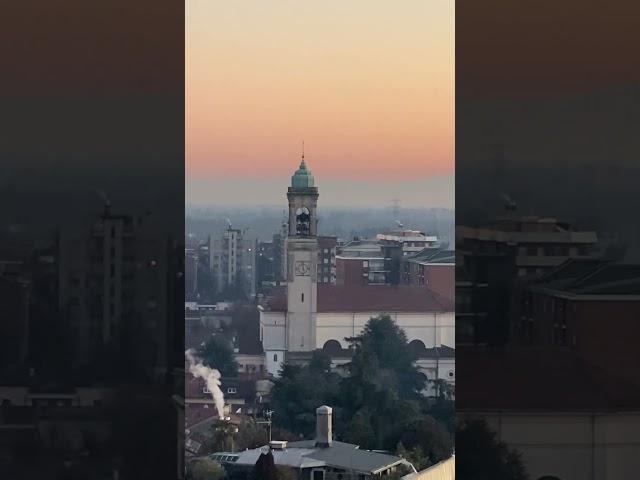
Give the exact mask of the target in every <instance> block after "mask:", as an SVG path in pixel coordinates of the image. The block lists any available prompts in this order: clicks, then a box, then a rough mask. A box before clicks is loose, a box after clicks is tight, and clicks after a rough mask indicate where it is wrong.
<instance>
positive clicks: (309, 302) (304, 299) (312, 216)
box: [286, 155, 318, 352]
mask: <svg viewBox="0 0 640 480" xmlns="http://www.w3.org/2000/svg"><path fill="white" fill-rule="evenodd" d="M287 199H288V200H289V232H288V233H289V234H288V236H287V243H286V245H287V248H286V250H287V317H286V349H287V351H290V352H310V351H313V350H315V348H316V316H317V305H318V303H317V299H318V295H317V290H318V284H317V278H318V275H317V268H318V266H317V264H318V239H317V226H318V221H317V217H316V207H317V203H318V189H317V187H316V186H315V184H314V178H313V175H311V172H310V171H309V170H308V169H307V166H306V164H305V162H304V155H303V156H302V162H301V163H300V168H299V169H298V170H297V171H296V172H295V173H294V175H293V176H292V177H291V186H290V187H289V189H288V191H287Z"/></svg>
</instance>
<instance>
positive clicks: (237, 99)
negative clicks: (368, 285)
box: [185, 0, 455, 207]
mask: <svg viewBox="0 0 640 480" xmlns="http://www.w3.org/2000/svg"><path fill="white" fill-rule="evenodd" d="M185 69H186V86H185V88H186V94H185V98H186V113H185V115H186V118H185V124H186V132H185V133H186V175H187V185H186V187H187V201H188V202H194V203H216V202H223V203H237V202H241V203H262V204H277V203H278V202H281V201H282V199H281V198H280V197H282V196H283V195H284V193H283V192H284V189H285V188H286V186H287V183H288V181H289V177H290V175H291V174H292V172H293V171H294V170H295V169H296V168H297V166H298V163H299V158H300V153H301V143H302V140H304V142H305V158H306V160H307V163H308V165H309V168H310V169H311V170H312V172H313V174H314V175H315V177H316V182H317V184H318V187H319V188H320V193H321V196H322V195H323V192H325V193H326V192H331V196H332V198H333V200H334V201H333V202H331V201H330V199H329V198H325V199H324V203H326V204H336V203H340V202H341V200H340V198H339V197H340V195H341V194H342V195H344V196H346V195H347V192H344V188H347V187H346V186H353V189H354V190H353V191H358V192H362V193H363V194H365V198H364V199H361V201H364V202H369V203H374V204H375V203H381V204H388V201H389V199H390V198H393V196H398V197H399V198H401V200H402V201H403V204H407V205H414V204H415V205H420V206H427V207H428V206H452V205H453V198H454V191H453V184H454V183H453V170H454V90H455V85H454V2H453V0H416V1H414V0H404V1H402V2H389V1H388V0H385V1H377V0H373V1H372V0H349V1H343V0H326V1H284V0H283V1H277V0H273V1H265V0H245V1H237V2H233V1H221V0H186V66H185ZM240 180H242V181H245V182H246V185H251V192H250V193H248V192H247V190H246V189H244V191H238V192H236V191H235V190H234V189H233V188H231V186H232V185H235V184H238V182H239V181H240ZM323 187H326V189H325V190H323ZM380 188H383V189H384V190H386V191H387V192H388V195H386V194H385V195H383V198H382V197H380V195H379V194H378V195H374V193H373V192H372V190H377V191H378V193H379V192H380ZM367 192H368V193H367ZM352 193H353V192H352ZM367 195H368V198H367ZM387 197H389V198H387ZM345 198H346V197H345Z"/></svg>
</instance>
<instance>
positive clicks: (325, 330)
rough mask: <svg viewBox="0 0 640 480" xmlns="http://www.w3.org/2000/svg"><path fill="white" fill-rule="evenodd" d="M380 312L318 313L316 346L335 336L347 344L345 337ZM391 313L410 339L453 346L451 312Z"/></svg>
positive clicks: (453, 323)
mask: <svg viewBox="0 0 640 480" xmlns="http://www.w3.org/2000/svg"><path fill="white" fill-rule="evenodd" d="M380 313H381V312H366V313H348V312H345V313H318V315H317V320H316V321H317V334H316V348H322V347H323V346H324V344H325V343H326V342H327V341H328V340H337V341H338V342H340V344H341V345H342V347H343V348H347V346H348V344H347V342H346V341H345V337H353V336H356V335H358V334H360V333H361V332H362V329H363V328H364V326H365V325H366V323H367V322H368V321H369V320H370V319H371V317H375V316H377V315H379V314H380ZM390 316H391V318H393V320H394V321H395V322H396V324H397V325H398V326H399V327H400V328H402V329H403V330H404V331H405V333H406V335H407V339H408V340H409V341H412V340H421V341H422V342H423V343H424V344H425V346H426V347H427V348H432V347H435V346H441V345H447V346H450V347H455V321H454V319H455V317H454V314H453V313H392V314H390Z"/></svg>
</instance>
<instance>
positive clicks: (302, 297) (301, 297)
mask: <svg viewBox="0 0 640 480" xmlns="http://www.w3.org/2000/svg"><path fill="white" fill-rule="evenodd" d="M300 301H301V302H302V303H304V293H301V294H300Z"/></svg>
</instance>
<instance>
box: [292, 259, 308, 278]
mask: <svg viewBox="0 0 640 480" xmlns="http://www.w3.org/2000/svg"><path fill="white" fill-rule="evenodd" d="M295 272H296V275H297V276H302V277H308V276H309V275H311V264H310V263H309V262H301V261H298V262H296V266H295Z"/></svg>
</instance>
